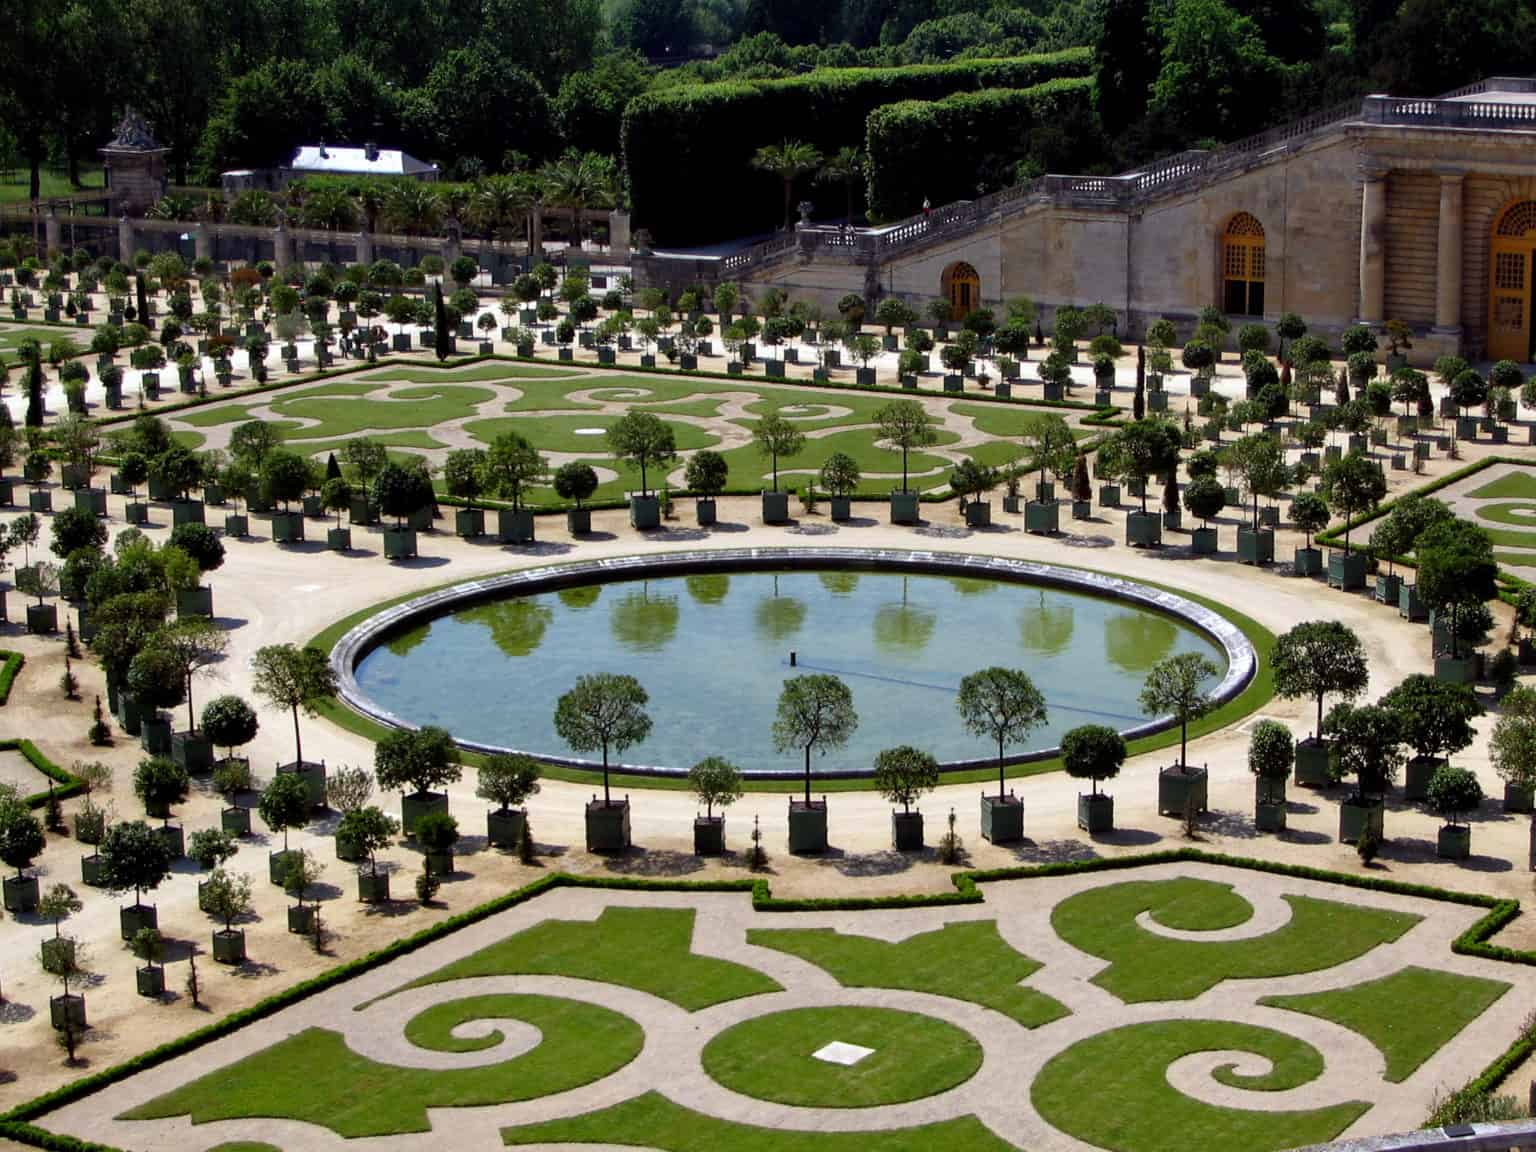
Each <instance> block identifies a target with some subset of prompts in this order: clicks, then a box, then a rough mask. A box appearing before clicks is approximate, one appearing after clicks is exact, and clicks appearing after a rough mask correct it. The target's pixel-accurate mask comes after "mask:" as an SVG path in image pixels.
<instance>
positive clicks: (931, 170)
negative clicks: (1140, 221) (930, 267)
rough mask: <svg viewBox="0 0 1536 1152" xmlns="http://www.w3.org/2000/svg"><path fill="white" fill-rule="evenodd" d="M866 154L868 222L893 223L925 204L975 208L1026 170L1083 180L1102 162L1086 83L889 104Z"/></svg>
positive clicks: (870, 131) (874, 122)
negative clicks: (980, 193)
mask: <svg viewBox="0 0 1536 1152" xmlns="http://www.w3.org/2000/svg"><path fill="white" fill-rule="evenodd" d="M866 147H867V148H868V152H869V186H868V189H867V193H866V195H867V198H868V203H869V212H870V215H871V216H873V217H876V218H879V219H887V220H889V219H899V218H901V217H903V216H910V215H912V214H913V213H915V212H917V211H918V210H919V209H920V208H921V207H922V204H923V199H924V197H927V198H928V199H929V200H930V201H932V202H933V203H934V204H935V205H937V204H947V203H949V202H951V201H954V200H969V199H974V198H975V197H976V195H977V190H978V186H981V187H983V188H984V189H985V190H986V191H988V192H995V191H996V190H997V189H998V188H1002V187H1006V186H1007V185H1009V184H1011V183H1013V172H1014V169H1015V167H1016V166H1017V165H1018V163H1019V162H1020V161H1028V162H1029V163H1030V164H1031V165H1032V166H1033V167H1034V168H1036V170H1038V171H1040V172H1046V171H1050V172H1084V171H1089V170H1091V169H1092V167H1093V165H1095V164H1096V163H1098V162H1099V161H1101V160H1102V159H1103V153H1102V150H1101V145H1100V136H1099V132H1098V127H1097V123H1096V118H1095V116H1094V111H1093V81H1092V80H1091V79H1089V78H1087V77H1074V78H1070V79H1065V78H1064V79H1058V80H1050V81H1048V82H1046V83H1044V84H1039V85H1036V86H1035V87H1032V88H1021V89H1013V90H997V89H994V90H990V91H986V92H959V93H956V94H955V95H953V96H947V97H945V98H944V99H942V100H904V101H902V102H901V103H899V104H887V105H885V106H884V107H883V108H877V109H875V110H874V111H873V112H871V113H870V115H869V120H868V126H867V131H866Z"/></svg>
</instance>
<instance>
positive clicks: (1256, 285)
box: [1221, 212, 1264, 316]
mask: <svg viewBox="0 0 1536 1152" xmlns="http://www.w3.org/2000/svg"><path fill="white" fill-rule="evenodd" d="M1221 310H1222V311H1223V312H1225V313H1226V314H1227V315H1228V316H1262V315H1264V225H1262V224H1260V223H1259V221H1258V218H1257V217H1255V216H1251V215H1249V214H1248V213H1247V212H1239V213H1238V214H1237V215H1236V216H1234V217H1232V219H1230V220H1228V221H1227V227H1226V229H1225V231H1223V232H1222V234H1221Z"/></svg>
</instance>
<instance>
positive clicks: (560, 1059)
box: [122, 995, 644, 1139]
mask: <svg viewBox="0 0 1536 1152" xmlns="http://www.w3.org/2000/svg"><path fill="white" fill-rule="evenodd" d="M423 1017H430V1019H429V1020H428V1021H427V1022H426V1023H425V1024H423V1023H422V1018H423ZM490 1017H500V1018H503V1019H514V1020H522V1021H524V1022H525V1023H528V1024H532V1025H533V1026H534V1027H535V1028H538V1029H539V1031H540V1032H541V1034H542V1039H541V1042H540V1043H539V1045H538V1047H536V1048H534V1049H533V1050H532V1051H531V1052H526V1053H524V1054H523V1055H521V1056H517V1057H515V1058H513V1059H511V1060H507V1061H504V1062H502V1063H499V1064H490V1065H486V1066H484V1067H480V1068H457V1069H453V1070H451V1071H428V1070H423V1069H417V1068H401V1067H397V1066H394V1065H389V1064H379V1063H376V1062H375V1061H373V1060H369V1059H368V1058H367V1057H364V1056H359V1055H358V1054H357V1053H355V1052H353V1051H352V1049H351V1048H349V1047H348V1046H347V1043H346V1041H345V1040H344V1039H342V1037H341V1036H340V1035H339V1034H337V1033H335V1032H331V1031H328V1030H326V1029H323V1028H308V1029H305V1030H304V1031H303V1032H300V1033H298V1034H297V1035H296V1036H291V1037H289V1038H288V1039H286V1040H283V1041H281V1042H279V1043H277V1044H274V1045H272V1047H270V1048H266V1049H263V1050H262V1051H260V1052H257V1053H255V1054H254V1055H252V1056H247V1057H246V1058H245V1059H244V1060H240V1061H237V1062H236V1063H234V1064H232V1065H230V1066H229V1067H228V1068H223V1069H220V1070H219V1071H217V1072H211V1073H209V1074H208V1075H206V1076H203V1077H201V1078H199V1079H197V1080H194V1081H192V1082H191V1083H190V1084H187V1085H184V1086H183V1087H181V1088H178V1089H177V1090H176V1091H174V1092H170V1093H168V1094H166V1095H164V1096H161V1097H159V1098H158V1099H155V1100H151V1101H150V1102H149V1103H147V1104H145V1105H143V1106H141V1107H139V1108H135V1109H134V1110H132V1111H131V1112H127V1113H124V1115H123V1117H122V1118H123V1119H127V1120H153V1119H159V1118H162V1117H167V1116H182V1115H189V1116H191V1118H192V1122H193V1123H194V1124H203V1123H207V1122H208V1121H210V1120H232V1119H240V1118H247V1117H276V1118H280V1119H292V1120H303V1121H307V1122H308V1123H311V1124H318V1125H320V1126H322V1127H325V1128H329V1129H330V1130H331V1131H333V1132H335V1133H336V1134H337V1135H338V1136H341V1137H343V1138H346V1139H352V1138H355V1137H358V1136H386V1135H392V1134H395V1133H399V1132H425V1131H427V1130H428V1123H427V1109H428V1108H454V1107H461V1108H473V1107H481V1106H484V1105H487V1104H504V1103H507V1102H509V1101H513V1100H532V1099H535V1098H537V1097H540V1096H548V1095H551V1094H553V1093H556V1092H564V1091H567V1090H569V1089H571V1088H576V1087H579V1086H580V1085H582V1084H589V1083H591V1082H592V1081H594V1080H598V1079H601V1078H602V1077H604V1076H607V1075H609V1074H611V1073H613V1072H616V1071H617V1070H618V1069H620V1068H622V1067H624V1065H626V1064H628V1063H629V1062H630V1061H631V1060H633V1059H634V1058H635V1056H636V1055H638V1054H639V1052H640V1048H641V1046H642V1044H643V1043H644V1034H643V1032H642V1031H641V1029H640V1026H639V1025H638V1024H636V1023H635V1022H634V1021H633V1020H631V1019H629V1017H627V1016H623V1015H620V1014H619V1013H617V1012H613V1011H611V1010H609V1009H607V1008H601V1007H599V1006H598V1005H596V1004H587V1003H583V1002H581V1001H576V1000H561V999H557V998H555V997H551V996H514V995H508V996H480V997H475V998H473V999H469V1000H461V1001H456V1002H455V1003H453V1004H449V1005H443V1006H441V1007H439V1008H433V1009H428V1010H427V1012H424V1013H422V1015H421V1016H419V1017H417V1018H416V1019H415V1020H413V1021H411V1022H410V1024H409V1025H408V1026H407V1035H409V1034H410V1033H411V1031H412V1030H413V1029H414V1030H416V1031H417V1032H418V1033H419V1034H421V1035H423V1036H425V1037H427V1038H428V1039H442V1038H444V1037H446V1035H447V1032H448V1031H449V1029H451V1028H452V1027H453V1026H454V1025H455V1024H457V1023H460V1022H462V1021H464V1020H481V1019H487V1018H490ZM433 1046H434V1047H443V1045H442V1044H435V1045H433Z"/></svg>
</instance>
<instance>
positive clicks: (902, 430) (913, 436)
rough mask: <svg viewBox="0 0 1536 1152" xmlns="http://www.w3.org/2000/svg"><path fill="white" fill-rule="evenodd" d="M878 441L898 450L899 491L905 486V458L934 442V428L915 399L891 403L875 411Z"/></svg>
mask: <svg viewBox="0 0 1536 1152" xmlns="http://www.w3.org/2000/svg"><path fill="white" fill-rule="evenodd" d="M875 423H876V424H877V425H879V428H880V439H881V440H884V441H886V442H887V443H889V444H890V445H891V446H892V447H894V448H899V449H901V490H902V491H903V492H907V491H910V489H909V488H908V487H907V455H908V453H909V452H911V450H912V449H914V448H928V447H931V446H932V445H933V444H934V443H936V442H937V440H938V427H937V424H936V423H935V421H934V419H933V417H932V416H930V415H929V414H928V410H927V409H926V408H924V407H923V406H922V405H921V404H919V403H918V402H917V401H916V400H893V401H891V402H890V403H889V404H884V405H882V406H881V407H879V408H877V409H876V410H875Z"/></svg>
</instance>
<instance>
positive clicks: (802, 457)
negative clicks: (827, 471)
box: [724, 428, 959, 493]
mask: <svg viewBox="0 0 1536 1152" xmlns="http://www.w3.org/2000/svg"><path fill="white" fill-rule="evenodd" d="M875 436H876V433H875V432H874V430H873V429H868V428H860V429H852V430H850V431H847V432H835V433H833V434H832V435H831V436H820V437H817V438H816V439H814V440H807V441H806V442H805V448H804V450H803V451H802V452H801V453H800V454H799V455H798V456H794V457H791V458H790V459H788V460H786V459H784V458H783V457H782V456H781V457H780V458H779V482H780V484H781V485H782V484H783V483H784V482H785V473H786V472H787V473H789V474H790V477H791V479H790V482H791V483H792V484H794V486H795V487H800V486H801V485H803V484H804V483H805V479H806V473H815V472H818V471H820V469H821V466H822V465H823V464H825V463H826V462H827V459H828V458H829V457H831V456H832V455H833V454H834V453H837V452H844V453H846V454H847V455H849V456H852V457H853V459H854V460H855V461H856V462H857V463H858V465H859V468H860V469H861V470H862V471H863V472H864V479H863V482H862V483H861V484H860V485H859V491H860V492H863V493H884V492H889V491H890V490H891V489H892V488H899V487H900V486H901V453H900V452H899V451H892V450H890V449H887V448H882V447H879V446H878V445H877V444H876V442H875ZM958 439H959V437H958V436H956V435H955V434H954V433H953V432H948V433H944V434H943V435H941V436H940V437H939V443H941V444H952V443H954V441H956V440H958ZM724 456H725V460H726V463H727V464H729V465H730V469H731V475H730V484H731V486H732V487H733V488H756V487H758V486H759V485H763V483H764V480H765V479H767V480H771V479H772V476H773V472H772V468H771V467H770V462H769V460H768V459H767V457H765V456H763V455H762V454H761V453H760V452H758V450H757V445H755V444H746V445H743V446H742V447H740V448H732V449H731V450H730V451H729V452H726V453H724ZM950 468H951V465H950V462H949V461H948V460H945V459H944V458H943V457H942V456H932V455H929V454H928V453H927V452H909V453H908V454H907V471H908V473H909V474H911V473H923V472H929V471H932V470H934V469H941V470H942V472H941V474H938V475H933V476H925V477H923V478H922V479H921V480H914V481H913V483H914V484H915V485H916V486H917V487H918V488H923V489H927V488H936V487H940V486H942V485H944V484H946V483H948V481H949V470H950Z"/></svg>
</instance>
